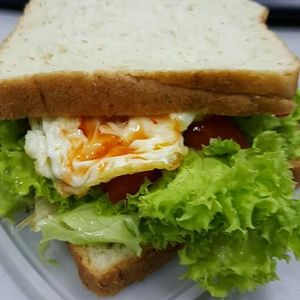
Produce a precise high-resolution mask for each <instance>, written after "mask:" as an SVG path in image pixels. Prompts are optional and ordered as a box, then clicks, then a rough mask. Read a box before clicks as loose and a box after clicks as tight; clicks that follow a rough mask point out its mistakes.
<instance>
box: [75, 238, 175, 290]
mask: <svg viewBox="0 0 300 300" xmlns="http://www.w3.org/2000/svg"><path fill="white" fill-rule="evenodd" d="M69 249H70V251H71V253H72V255H73V257H74V260H75V262H76V264H77V267H78V272H79V276H80V278H81V280H82V282H83V283H84V284H85V286H86V287H87V288H88V289H90V290H92V291H93V292H94V293H96V294H98V295H114V294H116V293H118V292H120V291H121V290H122V289H123V288H125V287H126V286H128V285H129V284H131V283H134V282H137V281H140V280H143V279H144V278H145V277H146V276H147V275H148V274H150V273H152V272H154V271H156V270H158V269H159V268H161V267H162V266H163V265H164V264H166V263H167V262H168V261H169V260H171V259H172V258H173V257H174V256H175V254H176V252H177V250H178V247H177V248H176V247H169V248H167V249H166V250H164V251H158V250H154V249H152V248H145V249H144V250H143V252H142V255H141V256H140V257H137V256H136V255H135V254H133V253H132V252H131V251H130V250H128V249H127V248H126V247H124V246H121V245H119V244H112V245H98V246H77V245H73V244H69Z"/></svg>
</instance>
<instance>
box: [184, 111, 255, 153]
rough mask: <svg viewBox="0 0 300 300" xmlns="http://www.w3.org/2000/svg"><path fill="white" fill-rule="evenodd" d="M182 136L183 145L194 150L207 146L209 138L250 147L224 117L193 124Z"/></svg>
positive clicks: (212, 117) (215, 117)
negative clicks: (231, 141)
mask: <svg viewBox="0 0 300 300" xmlns="http://www.w3.org/2000/svg"><path fill="white" fill-rule="evenodd" d="M183 136H184V143H185V145H186V146H188V147H191V148H195V149H202V148H203V146H207V145H208V144H209V141H210V139H211V138H220V139H222V140H225V139H232V140H234V141H235V142H237V143H238V144H239V145H240V147H241V148H249V147H250V144H249V142H248V140H247V138H246V137H245V136H244V135H243V134H242V133H241V131H240V130H239V128H238V127H237V126H236V125H235V124H234V123H233V122H232V121H231V120H230V119H229V118H228V117H224V116H211V117H208V118H206V119H204V120H202V121H198V122H193V123H192V124H191V125H190V126H189V127H188V129H187V130H186V131H185V132H184V133H183Z"/></svg>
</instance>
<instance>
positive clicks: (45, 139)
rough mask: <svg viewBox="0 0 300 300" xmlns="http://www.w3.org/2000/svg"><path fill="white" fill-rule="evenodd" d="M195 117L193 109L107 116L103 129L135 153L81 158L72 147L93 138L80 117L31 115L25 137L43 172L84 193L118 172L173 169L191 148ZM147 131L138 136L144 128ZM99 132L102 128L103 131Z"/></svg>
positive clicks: (67, 189)
mask: <svg viewBox="0 0 300 300" xmlns="http://www.w3.org/2000/svg"><path fill="white" fill-rule="evenodd" d="M194 118H195V114H193V113H174V114H170V115H166V116H160V117H130V118H129V119H128V121H127V122H126V123H124V122H118V121H110V120H108V121H107V120H101V121H100V123H99V126H98V127H97V130H98V131H99V132H100V134H107V135H113V136H116V137H119V138H120V139H121V140H123V141H126V142H128V143H129V146H130V149H132V153H125V154H120V155H116V156H114V155H112V156H111V155H105V156H103V157H99V158H97V159H82V158H80V159H78V157H72V159H71V160H70V153H72V151H73V150H74V149H77V148H78V147H80V145H87V144H88V143H89V140H88V138H87V136H86V135H85V133H84V132H83V130H82V129H81V128H80V122H81V121H80V118H43V119H31V120H30V125H31V130H29V131H28V132H27V134H26V137H25V151H26V153H27V154H28V155H29V156H30V157H31V158H33V159H34V161H35V169H36V171H37V173H38V174H40V175H42V176H45V177H47V178H50V179H52V180H54V182H55V185H56V187H57V189H58V190H59V191H60V192H61V193H62V194H63V195H65V196H68V195H71V194H74V195H79V196H82V195H84V194H85V193H86V192H87V191H88V189H89V188H90V187H91V186H94V185H98V184H100V183H101V182H108V181H109V180H111V179H112V178H114V177H117V176H121V175H126V174H133V173H137V172H142V171H149V170H153V169H167V170H173V169H175V168H177V167H178V166H179V164H180V161H181V159H182V158H183V156H184V155H185V154H186V153H187V147H186V146H184V143H183V136H182V132H183V131H184V130H185V129H186V128H187V127H188V126H189V124H191V123H192V121H193V120H194ZM141 128H142V129H143V132H144V134H145V136H146V138H145V137H143V138H139V137H138V136H137V138H136V139H135V138H132V137H134V134H135V132H138V131H139V130H140V129H141ZM99 132H98V133H99Z"/></svg>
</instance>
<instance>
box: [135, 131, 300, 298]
mask: <svg viewBox="0 0 300 300" xmlns="http://www.w3.org/2000/svg"><path fill="white" fill-rule="evenodd" d="M283 143H284V142H283V140H282V138H280V136H279V135H278V134H276V133H274V132H264V133H263V134H261V135H259V136H258V137H257V138H255V139H254V142H253V147H252V148H251V149H246V150H241V149H239V146H238V145H237V144H236V143H234V142H233V141H228V140H227V141H220V140H213V141H212V142H211V144H210V145H209V146H208V147H206V148H205V149H204V151H202V152H199V151H198V152H197V151H193V150H190V152H189V154H188V155H187V156H186V158H185V160H184V161H183V164H182V165H181V167H180V168H179V170H177V171H175V172H166V175H165V177H164V178H163V179H162V180H163V181H164V183H163V184H161V183H160V184H159V183H158V185H157V186H154V187H153V188H151V189H150V190H148V192H146V193H144V195H140V196H139V200H138V201H137V200H136V205H137V207H138V210H139V215H140V216H141V219H142V220H141V223H142V224H141V227H140V228H141V230H142V235H143V237H144V239H146V241H147V243H151V244H152V245H153V246H155V247H164V246H165V245H166V244H168V243H183V244H184V245H185V246H184V248H183V249H182V250H180V251H179V257H180V261H181V263H182V264H184V265H186V266H187V267H188V271H187V273H186V274H185V277H187V278H189V279H192V280H194V281H196V282H197V283H198V284H199V285H200V286H201V288H203V289H205V290H208V291H209V292H210V293H211V294H212V295H213V296H217V297H224V296H226V295H227V294H228V292H229V291H231V290H232V289H238V290H240V291H251V290H253V289H254V288H255V287H256V286H257V285H259V284H264V283H266V282H268V281H270V280H274V279H277V275H276V262H277V260H278V259H285V260H288V258H289V251H292V252H294V254H295V255H296V256H297V257H298V256H299V255H300V230H299V229H300V218H299V211H300V202H298V201H294V200H292V194H293V189H294V183H293V181H292V175H291V172H290V171H289V165H288V163H287V162H286V159H285V153H284V150H283V149H282V144H283ZM166 178H167V179H166Z"/></svg>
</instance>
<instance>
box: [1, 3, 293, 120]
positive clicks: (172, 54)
mask: <svg viewBox="0 0 300 300" xmlns="http://www.w3.org/2000/svg"><path fill="white" fill-rule="evenodd" d="M266 17H267V10H266V9H265V8H264V7H262V6H260V5H259V4H256V3H254V2H252V1H248V0H151V1H139V0H127V1H122V0H110V1H108V0H100V1H97V0H89V1H81V0H72V1H67V0H31V2H30V3H29V5H28V6H27V8H26V10H25V13H24V16H23V17H22V18H21V20H20V22H19V24H18V26H17V28H16V30H15V31H14V32H13V33H12V34H11V35H10V36H9V37H8V38H7V39H6V41H5V42H4V43H3V44H2V47H1V51H0V118H2V119H12V118H22V117H40V116H79V115H94V116H97V115H145V114H148V115H150V114H162V113H168V112H175V111H191V110H198V111H200V112H203V113H210V114H225V115H251V114H263V113H274V114H286V113H289V112H290V111H291V110H292V109H293V102H292V101H291V100H290V99H291V98H292V97H293V95H294V93H295V90H296V86H297V78H298V72H299V61H298V60H297V58H296V57H295V56H293V55H292V54H291V53H290V52H289V51H288V50H287V48H286V47H285V45H284V44H283V43H282V41H280V40H279V39H278V38H277V37H276V35H275V34H274V33H272V32H271V31H269V30H268V29H267V27H266V25H265V20H266Z"/></svg>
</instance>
